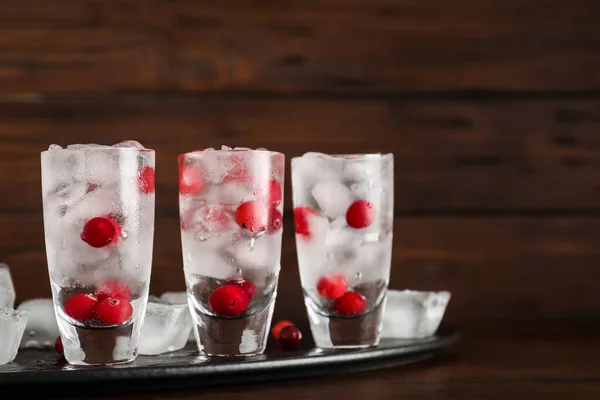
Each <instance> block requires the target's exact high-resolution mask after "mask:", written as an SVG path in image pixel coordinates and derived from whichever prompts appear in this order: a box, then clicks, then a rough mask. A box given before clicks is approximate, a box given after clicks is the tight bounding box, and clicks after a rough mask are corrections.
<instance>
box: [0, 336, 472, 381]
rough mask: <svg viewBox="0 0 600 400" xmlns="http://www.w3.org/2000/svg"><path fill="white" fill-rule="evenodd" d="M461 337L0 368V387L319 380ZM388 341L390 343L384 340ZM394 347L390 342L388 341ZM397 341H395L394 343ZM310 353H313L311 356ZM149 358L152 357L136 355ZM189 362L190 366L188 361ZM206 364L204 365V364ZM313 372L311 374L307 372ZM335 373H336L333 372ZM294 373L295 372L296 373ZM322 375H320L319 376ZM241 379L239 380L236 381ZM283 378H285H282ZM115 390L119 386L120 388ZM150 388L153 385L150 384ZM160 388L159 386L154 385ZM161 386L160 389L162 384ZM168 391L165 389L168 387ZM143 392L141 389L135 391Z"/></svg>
mask: <svg viewBox="0 0 600 400" xmlns="http://www.w3.org/2000/svg"><path fill="white" fill-rule="evenodd" d="M460 337H461V333H460V331H459V330H458V329H456V328H453V327H450V326H440V328H439V329H438V332H437V333H436V335H435V336H433V337H431V338H428V339H423V341H417V342H413V343H406V344H402V345H395V346H394V345H389V344H388V345H386V343H385V341H384V339H382V343H381V344H380V345H379V346H377V347H371V348H365V349H344V350H319V349H315V348H313V349H309V350H308V352H307V351H306V350H298V351H297V355H294V353H291V354H290V353H289V355H286V356H285V357H281V358H275V359H269V354H264V355H261V356H255V357H252V358H245V359H237V358H236V359H219V360H218V361H215V363H210V362H211V361H208V360H207V359H206V358H205V357H203V356H201V355H197V356H195V357H194V359H192V360H198V363H197V364H196V363H194V362H190V363H185V364H184V363H182V364H180V365H161V364H158V365H142V366H133V365H132V364H122V365H114V366H93V367H74V368H73V369H67V370H64V369H62V370H48V371H43V370H42V371H40V370H37V371H35V370H34V371H7V372H2V371H1V369H2V368H1V367H0V388H4V387H17V386H18V387H22V386H24V385H31V386H33V387H37V388H39V387H40V386H47V385H50V386H54V385H57V384H61V383H74V384H84V383H88V382H94V383H109V382H117V381H118V382H119V384H123V383H127V382H141V381H148V380H151V381H153V383H156V384H157V385H158V383H157V382H155V381H161V382H164V381H173V382H177V381H179V382H182V383H183V381H184V380H186V379H187V380H189V379H190V378H209V377H210V378H216V380H223V378H225V380H227V377H230V378H236V379H237V380H236V382H239V383H244V382H257V381H272V380H275V379H279V378H272V376H277V377H278V376H289V377H294V376H298V377H301V376H322V375H328V374H335V373H336V371H335V370H336V366H342V367H343V366H346V368H342V369H343V370H344V372H345V371H349V372H354V371H366V370H374V369H381V368H386V367H391V366H397V365H405V364H411V363H415V362H419V361H422V360H425V359H428V358H431V357H432V356H433V354H434V353H435V352H436V351H437V350H439V349H441V348H444V347H447V346H450V345H452V344H454V343H456V342H457V341H458V340H460ZM388 342H389V341H388ZM392 342H393V341H392ZM399 342H401V341H397V343H399ZM311 353H312V354H311ZM140 357H153V356H140ZM192 360H190V361H192ZM207 361H208V362H209V363H208V364H207ZM311 368H313V369H314V371H311V370H310V369H311ZM338 369H340V368H338ZM294 371H297V373H296V374H295V373H294ZM324 371H325V372H324ZM240 378H241V379H240ZM284 379H285V378H284ZM207 380H208V379H198V382H197V384H195V385H187V386H199V387H200V386H213V385H219V383H218V382H210V383H208V384H207V382H205V381H207ZM119 386H120V385H119ZM150 386H152V385H150ZM159 386H160V385H159ZM163 386H165V385H164V384H163ZM167 386H168V385H167ZM138 391H140V392H142V391H143V390H138Z"/></svg>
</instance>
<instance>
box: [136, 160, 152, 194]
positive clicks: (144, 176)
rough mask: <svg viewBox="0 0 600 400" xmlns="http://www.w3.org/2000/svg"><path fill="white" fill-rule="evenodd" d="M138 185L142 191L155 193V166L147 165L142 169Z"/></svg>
mask: <svg viewBox="0 0 600 400" xmlns="http://www.w3.org/2000/svg"><path fill="white" fill-rule="evenodd" d="M138 186H139V188H140V191H141V192H142V193H146V194H148V193H154V189H155V182H154V168H152V167H149V166H146V167H144V168H142V170H141V171H140V176H139V178H138Z"/></svg>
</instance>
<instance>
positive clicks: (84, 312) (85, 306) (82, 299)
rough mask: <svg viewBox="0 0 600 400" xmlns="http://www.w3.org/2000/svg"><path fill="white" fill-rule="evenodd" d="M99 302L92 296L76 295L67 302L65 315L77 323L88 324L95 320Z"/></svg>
mask: <svg viewBox="0 0 600 400" xmlns="http://www.w3.org/2000/svg"><path fill="white" fill-rule="evenodd" d="M97 304H98V300H97V299H96V298H95V297H94V296H92V295H90V294H84V293H80V294H76V295H74V296H71V297H69V299H68V300H67V301H66V302H65V307H64V308H65V313H66V314H67V315H68V316H69V317H71V318H73V319H74V320H75V321H79V322H86V321H89V320H90V319H92V318H94V315H95V314H96V306H97Z"/></svg>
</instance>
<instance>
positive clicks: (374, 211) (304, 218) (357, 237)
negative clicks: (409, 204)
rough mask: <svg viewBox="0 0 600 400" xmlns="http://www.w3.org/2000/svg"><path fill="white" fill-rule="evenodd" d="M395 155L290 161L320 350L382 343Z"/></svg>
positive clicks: (305, 285)
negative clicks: (380, 340)
mask: <svg viewBox="0 0 600 400" xmlns="http://www.w3.org/2000/svg"><path fill="white" fill-rule="evenodd" d="M393 162H394V161H393V155H392V154H357V155H328V154H322V153H315V152H311V153H306V154H304V155H302V156H301V157H295V158H293V159H292V194H293V205H294V223H295V236H296V249H297V257H298V266H299V272H300V280H301V284H302V290H303V293H304V302H305V305H306V310H307V314H308V317H309V321H310V327H311V331H312V335H313V339H314V341H315V345H316V346H317V347H319V348H358V347H370V346H376V345H377V344H379V338H380V334H381V328H382V322H383V312H384V309H385V303H386V295H387V288H388V283H389V276H390V265H391V255H392V234H393V233H392V228H393V214H394V212H393V210H394V207H393V203H394V198H393V196H394V190H393V189H394V188H393V186H394V178H393V171H394V166H393Z"/></svg>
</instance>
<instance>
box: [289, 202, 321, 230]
mask: <svg viewBox="0 0 600 400" xmlns="http://www.w3.org/2000/svg"><path fill="white" fill-rule="evenodd" d="M316 215H317V212H316V211H315V210H314V209H313V208H312V207H308V206H299V207H296V208H294V230H295V231H296V235H300V236H304V237H306V238H310V221H309V218H310V217H312V216H316Z"/></svg>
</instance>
